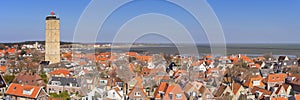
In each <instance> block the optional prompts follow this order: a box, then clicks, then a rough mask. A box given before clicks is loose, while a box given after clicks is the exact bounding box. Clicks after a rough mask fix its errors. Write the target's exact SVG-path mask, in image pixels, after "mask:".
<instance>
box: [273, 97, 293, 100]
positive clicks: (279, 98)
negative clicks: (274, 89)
mask: <svg viewBox="0 0 300 100" xmlns="http://www.w3.org/2000/svg"><path fill="white" fill-rule="evenodd" d="M272 100H288V99H287V98H284V97H277V98H272ZM296 100H297V99H296Z"/></svg>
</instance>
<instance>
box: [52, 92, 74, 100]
mask: <svg viewBox="0 0 300 100" xmlns="http://www.w3.org/2000/svg"><path fill="white" fill-rule="evenodd" d="M49 95H50V97H52V98H59V99H62V100H70V95H69V93H68V92H65V91H64V92H61V93H60V94H57V93H49Z"/></svg>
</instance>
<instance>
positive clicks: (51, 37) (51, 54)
mask: <svg viewBox="0 0 300 100" xmlns="http://www.w3.org/2000/svg"><path fill="white" fill-rule="evenodd" d="M45 42H46V43H45V52H46V53H45V61H50V64H54V63H59V62H60V22H59V18H58V17H57V16H56V15H55V13H54V12H51V14H50V15H48V16H47V17H46V41H45Z"/></svg>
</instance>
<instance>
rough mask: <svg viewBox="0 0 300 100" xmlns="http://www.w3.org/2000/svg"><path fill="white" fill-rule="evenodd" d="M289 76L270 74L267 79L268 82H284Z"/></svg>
mask: <svg viewBox="0 0 300 100" xmlns="http://www.w3.org/2000/svg"><path fill="white" fill-rule="evenodd" d="M286 77H287V74H269V75H268V77H267V78H266V80H265V81H266V82H284V80H285V78H286Z"/></svg>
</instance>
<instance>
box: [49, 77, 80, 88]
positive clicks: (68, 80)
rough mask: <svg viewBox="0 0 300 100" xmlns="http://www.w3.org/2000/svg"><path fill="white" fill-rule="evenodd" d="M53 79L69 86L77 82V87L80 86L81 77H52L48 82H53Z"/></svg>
mask: <svg viewBox="0 0 300 100" xmlns="http://www.w3.org/2000/svg"><path fill="white" fill-rule="evenodd" d="M52 81H59V82H60V83H61V84H60V85H61V86H69V85H70V83H72V84H77V87H80V85H81V84H80V79H77V78H66V77H52V78H51V80H50V81H49V82H48V84H51V83H52Z"/></svg>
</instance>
